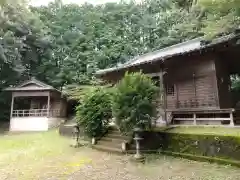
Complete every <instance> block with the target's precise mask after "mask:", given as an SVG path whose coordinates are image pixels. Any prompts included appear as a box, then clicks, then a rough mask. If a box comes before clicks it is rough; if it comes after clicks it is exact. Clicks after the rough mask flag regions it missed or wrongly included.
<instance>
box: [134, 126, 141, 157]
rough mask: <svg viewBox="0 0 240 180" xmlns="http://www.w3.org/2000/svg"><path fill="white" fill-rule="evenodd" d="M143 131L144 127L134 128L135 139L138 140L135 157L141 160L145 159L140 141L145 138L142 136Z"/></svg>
mask: <svg viewBox="0 0 240 180" xmlns="http://www.w3.org/2000/svg"><path fill="white" fill-rule="evenodd" d="M142 132H143V130H142V128H139V127H137V128H134V138H133V139H134V140H135V142H136V154H135V155H134V158H135V159H136V160H140V161H141V160H143V159H144V157H143V156H142V154H141V151H140V141H141V140H142V139H143V138H142V137H141V136H142Z"/></svg>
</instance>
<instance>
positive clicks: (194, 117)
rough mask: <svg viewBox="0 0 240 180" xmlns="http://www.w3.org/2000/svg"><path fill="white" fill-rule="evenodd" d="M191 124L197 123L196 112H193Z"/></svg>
mask: <svg viewBox="0 0 240 180" xmlns="http://www.w3.org/2000/svg"><path fill="white" fill-rule="evenodd" d="M193 124H194V125H197V116H196V113H194V114H193Z"/></svg>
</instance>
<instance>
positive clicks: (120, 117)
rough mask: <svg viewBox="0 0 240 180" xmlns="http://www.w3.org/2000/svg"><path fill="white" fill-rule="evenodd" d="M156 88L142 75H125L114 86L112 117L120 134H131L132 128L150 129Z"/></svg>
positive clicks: (154, 107) (154, 108)
mask: <svg viewBox="0 0 240 180" xmlns="http://www.w3.org/2000/svg"><path fill="white" fill-rule="evenodd" d="M157 91H158V88H157V87H156V86H155V85H154V84H153V82H152V80H151V79H150V78H149V77H148V76H146V75H144V74H142V73H132V74H128V73H126V74H125V76H124V78H123V79H122V80H121V81H120V82H119V83H118V84H117V85H116V86H115V91H114V93H113V101H112V104H113V107H112V109H113V115H114V117H115V118H116V123H117V125H118V126H119V128H120V130H121V131H122V132H131V131H132V130H133V128H134V127H136V126H141V127H143V128H144V129H147V128H150V126H151V119H152V117H154V116H155V114H156V106H155V104H154V101H155V100H156V98H157V96H156V94H157Z"/></svg>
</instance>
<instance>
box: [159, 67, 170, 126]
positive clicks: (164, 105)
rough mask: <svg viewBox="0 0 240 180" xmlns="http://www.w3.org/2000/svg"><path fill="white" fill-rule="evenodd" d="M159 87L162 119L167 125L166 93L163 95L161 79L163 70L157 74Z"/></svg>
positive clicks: (162, 81)
mask: <svg viewBox="0 0 240 180" xmlns="http://www.w3.org/2000/svg"><path fill="white" fill-rule="evenodd" d="M159 81H160V83H159V86H160V94H161V104H162V107H163V110H164V119H165V121H166V124H168V122H167V114H166V109H167V106H166V93H165V87H164V79H163V69H162V68H161V70H160V73H159Z"/></svg>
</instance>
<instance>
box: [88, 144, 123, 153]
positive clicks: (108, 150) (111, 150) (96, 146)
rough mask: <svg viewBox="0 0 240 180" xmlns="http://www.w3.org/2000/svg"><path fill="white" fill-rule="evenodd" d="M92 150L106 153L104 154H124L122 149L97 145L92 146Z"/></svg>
mask: <svg viewBox="0 0 240 180" xmlns="http://www.w3.org/2000/svg"><path fill="white" fill-rule="evenodd" d="M92 148H93V149H96V150H100V151H104V152H110V153H118V154H123V152H122V150H121V149H120V148H115V147H106V146H103V145H99V144H96V145H94V146H92Z"/></svg>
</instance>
